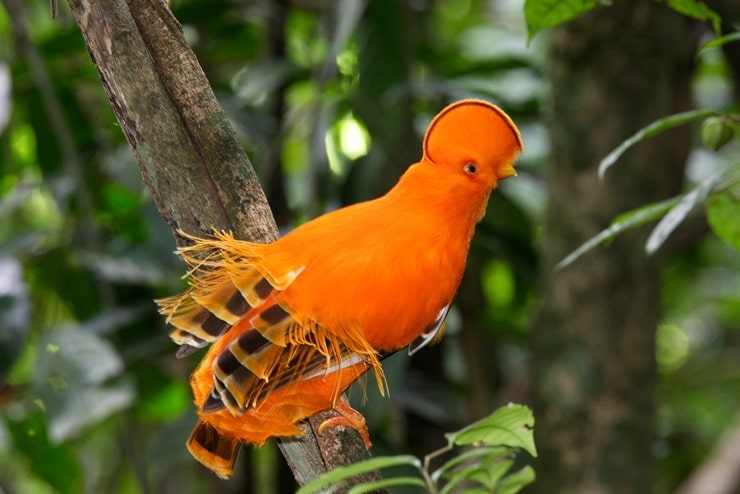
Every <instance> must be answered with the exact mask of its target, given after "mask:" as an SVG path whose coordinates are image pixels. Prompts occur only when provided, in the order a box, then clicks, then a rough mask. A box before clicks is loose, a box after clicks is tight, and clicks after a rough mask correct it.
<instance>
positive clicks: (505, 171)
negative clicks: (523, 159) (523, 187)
mask: <svg viewBox="0 0 740 494" xmlns="http://www.w3.org/2000/svg"><path fill="white" fill-rule="evenodd" d="M509 177H516V170H515V169H514V165H506V166H502V167H501V168H499V169H498V173H497V174H496V178H497V179H499V180H503V179H505V178H509Z"/></svg>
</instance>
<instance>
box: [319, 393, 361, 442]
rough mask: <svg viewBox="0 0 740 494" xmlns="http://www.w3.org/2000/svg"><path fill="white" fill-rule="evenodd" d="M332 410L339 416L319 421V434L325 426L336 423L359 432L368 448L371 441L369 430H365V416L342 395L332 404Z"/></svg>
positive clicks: (333, 425)
mask: <svg viewBox="0 0 740 494" xmlns="http://www.w3.org/2000/svg"><path fill="white" fill-rule="evenodd" d="M334 410H336V411H337V412H338V413H339V415H340V416H339V417H332V418H329V419H326V420H324V421H323V422H321V425H319V429H318V433H319V434H321V433H322V432H323V431H324V430H325V429H326V428H327V427H336V426H338V425H341V426H344V427H351V428H353V429H354V430H356V431H357V432H359V433H360V436H361V437H362V440H363V441H365V446H366V447H367V449H370V448H371V447H372V445H373V443H372V442H371V441H370V432H369V431H368V430H367V425H366V424H365V417H364V416H363V415H362V414H361V413H360V412H358V411H357V410H355V409H354V408H352V407H351V406H350V404H349V402H348V401H347V399H346V398H345V397H344V396H343V395H342V396H340V397H339V399H338V400H337V402H336V403H335V404H334Z"/></svg>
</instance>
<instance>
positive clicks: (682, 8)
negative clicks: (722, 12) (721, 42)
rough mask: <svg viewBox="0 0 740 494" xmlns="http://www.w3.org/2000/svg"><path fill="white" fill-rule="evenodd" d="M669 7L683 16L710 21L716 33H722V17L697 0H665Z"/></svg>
mask: <svg viewBox="0 0 740 494" xmlns="http://www.w3.org/2000/svg"><path fill="white" fill-rule="evenodd" d="M666 3H667V4H668V6H669V7H670V8H672V9H673V10H675V11H676V12H679V13H681V14H683V15H685V16H688V17H693V18H694V19H698V20H700V21H711V23H712V28H713V29H714V32H715V33H717V34H721V33H722V19H721V18H720V16H719V15H718V14H717V13H716V12H715V11H713V10H712V9H710V8H709V7H707V6H706V4H705V3H704V2H701V1H699V0H666Z"/></svg>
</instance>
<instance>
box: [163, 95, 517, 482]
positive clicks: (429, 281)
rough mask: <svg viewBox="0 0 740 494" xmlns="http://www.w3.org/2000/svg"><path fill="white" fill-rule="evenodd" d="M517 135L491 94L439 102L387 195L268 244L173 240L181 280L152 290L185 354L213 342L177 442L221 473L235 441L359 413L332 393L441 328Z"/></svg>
mask: <svg viewBox="0 0 740 494" xmlns="http://www.w3.org/2000/svg"><path fill="white" fill-rule="evenodd" d="M522 150H523V146H522V140H521V136H520V135H519V132H518V130H517V128H516V126H515V125H514V123H513V122H512V121H511V119H510V118H509V117H508V116H507V115H506V114H505V113H504V112H503V111H502V110H501V109H500V108H498V107H496V106H494V105H492V104H490V103H487V102H485V101H479V100H463V101H459V102H456V103H454V104H451V105H450V106H448V107H446V108H445V109H443V110H442V111H441V112H440V113H439V114H438V115H437V116H436V117H435V118H434V120H433V121H432V123H431V124H430V125H429V128H428V130H427V132H426V135H425V136H424V143H423V155H422V158H421V160H420V161H419V162H418V163H415V164H413V165H411V166H410V167H409V169H408V170H407V171H406V173H404V175H403V176H402V177H401V179H400V180H399V182H398V183H397V184H396V185H395V187H393V188H392V189H391V190H390V191H389V192H388V193H387V194H385V195H384V196H382V197H380V198H378V199H374V200H371V201H367V202H362V203H359V204H354V205H352V206H348V207H345V208H342V209H339V210H336V211H333V212H331V213H328V214H325V215H323V216H320V217H318V218H316V219H314V220H312V221H309V222H308V223H306V224H304V225H302V226H300V227H298V228H296V229H295V230H293V231H291V232H290V233H288V234H287V235H285V236H284V237H282V238H280V239H278V240H276V241H275V242H273V243H270V244H257V243H251V242H245V241H241V240H237V239H235V238H234V237H233V236H232V235H231V234H230V233H215V238H213V239H203V238H196V237H191V236H187V237H188V238H189V239H190V240H191V241H192V242H193V244H192V245H191V246H188V247H184V248H182V249H180V250H179V253H180V254H181V255H182V257H183V258H184V259H185V261H186V262H187V263H188V265H189V267H190V269H191V271H190V275H191V280H190V285H191V286H190V288H189V289H188V290H187V291H186V292H185V293H183V294H181V295H179V296H175V297H170V298H167V299H163V300H158V301H157V303H158V304H159V306H160V312H161V313H162V314H164V315H165V316H167V321H168V322H169V323H170V324H172V325H173V326H174V327H175V328H176V329H174V330H173V331H172V333H171V334H170V336H171V338H172V340H173V341H174V342H175V343H177V344H179V345H181V347H180V350H179V351H178V356H179V357H183V356H185V355H188V354H190V353H192V352H193V351H195V350H196V349H198V348H202V347H205V346H206V345H208V344H210V345H211V346H210V348H209V350H208V352H207V353H206V355H205V356H204V358H203V360H202V361H201V363H200V365H199V366H198V368H197V369H196V370H195V372H194V373H193V375H192V378H191V386H192V389H193V394H194V396H195V404H196V406H197V408H198V415H199V418H200V420H199V422H198V424H197V426H196V427H195V430H194V431H193V433H192V435H191V436H190V439H188V442H187V446H188V449H189V450H190V452H191V453H192V454H193V456H194V457H195V458H196V459H197V460H198V461H200V462H201V463H203V464H204V465H205V466H207V467H208V468H210V469H211V470H213V472H215V473H216V474H217V475H218V476H220V477H222V478H228V477H229V476H230V475H231V474H232V471H233V468H234V461H235V459H236V454H237V452H238V449H239V446H240V445H241V444H242V443H255V444H258V445H261V444H263V443H264V442H265V441H266V440H267V439H268V438H270V437H277V436H295V435H300V434H302V426H301V422H302V421H303V420H304V419H306V418H308V417H310V416H312V415H314V414H316V413H318V412H320V411H322V410H327V409H332V408H333V409H335V410H336V411H337V412H339V414H340V416H339V417H336V418H332V419H329V420H327V421H326V422H324V423H323V424H322V425H321V427H320V428H319V432H321V431H322V430H324V429H325V428H326V427H330V426H336V425H344V426H349V427H353V428H355V429H357V430H358V431H359V432H360V433H361V435H362V437H363V438H364V440H365V442H366V444H367V445H368V447H369V446H370V440H369V433H368V431H367V427H366V425H365V419H364V417H363V416H362V415H361V414H360V413H359V412H357V411H355V410H353V409H352V408H351V407H350V406H349V404H348V403H347V402H346V401H344V399H343V398H342V397H341V394H342V393H343V392H344V391H345V389H347V387H349V385H350V384H352V383H353V382H354V381H356V380H357V379H358V378H360V377H361V376H362V375H363V374H365V373H366V372H367V371H369V370H372V371H373V373H374V375H375V378H376V380H377V384H378V387H379V388H380V391H381V393H384V391H385V381H384V378H383V369H382V367H381V363H380V362H381V360H382V359H383V358H385V357H387V356H388V355H390V354H392V353H394V352H396V351H397V350H400V349H402V348H404V347H408V348H409V353H410V354H411V353H414V352H415V351H417V350H418V349H419V348H421V347H423V346H425V345H426V344H428V343H429V342H430V341H432V340H436V339H437V338H439V337H441V335H442V333H443V331H444V321H445V317H446V316H447V311H448V310H449V308H450V304H451V303H452V299H453V297H454V295H455V292H456V291H457V288H458V286H459V285H460V280H461V278H462V275H463V270H464V268H465V260H466V257H467V254H468V248H469V245H470V239H471V237H472V235H473V230H474V228H475V224H476V223H478V222H479V221H480V220H481V218H483V215H484V213H485V210H486V205H487V203H488V196H489V194H490V192H491V190H492V189H494V188H495V187H496V186H497V185H498V182H499V181H500V180H503V179H505V178H507V177H511V176H512V175H515V174H516V172H515V171H514V162H515V161H516V159H517V157H518V155H519V153H520V152H521V151H522Z"/></svg>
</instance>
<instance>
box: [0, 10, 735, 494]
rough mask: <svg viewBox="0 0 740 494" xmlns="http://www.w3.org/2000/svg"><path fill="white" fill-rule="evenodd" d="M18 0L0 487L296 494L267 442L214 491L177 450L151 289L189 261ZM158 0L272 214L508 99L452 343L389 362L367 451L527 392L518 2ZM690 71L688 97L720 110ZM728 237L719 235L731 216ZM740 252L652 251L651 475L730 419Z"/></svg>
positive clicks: (8, 141)
mask: <svg viewBox="0 0 740 494" xmlns="http://www.w3.org/2000/svg"><path fill="white" fill-rule="evenodd" d="M7 1H8V2H10V1H11V0H7ZM18 3H19V4H22V6H23V12H24V16H25V18H17V16H11V15H10V14H9V10H5V9H0V492H8V493H20V494H25V493H29V494H30V493H33V494H36V493H79V492H89V493H97V492H121V493H124V492H125V493H149V492H157V493H168V492H173V493H174V492H177V493H188V492H206V491H210V490H213V489H215V488H218V490H219V492H277V491H278V490H280V491H285V492H290V491H292V490H293V489H294V487H295V484H294V483H293V481H292V480H291V479H290V474H289V472H286V471H285V468H282V469H281V467H279V465H282V459H280V458H278V457H276V455H277V453H276V451H275V449H274V448H273V447H272V446H269V447H267V448H264V449H261V450H251V451H248V452H247V454H243V455H242V463H241V465H240V468H239V472H238V473H237V475H236V476H235V477H234V479H232V480H231V481H230V482H229V483H222V482H220V481H217V480H215V479H214V477H213V476H212V475H210V473H208V472H205V471H204V470H203V469H202V468H200V467H199V466H197V465H196V464H195V463H194V461H193V460H192V459H191V458H190V457H189V454H188V453H187V451H186V449H185V447H184V441H185V439H186V437H187V435H188V434H189V432H190V428H191V427H192V425H193V423H194V411H193V407H192V405H191V402H190V392H189V389H188V385H187V382H188V374H189V372H190V371H191V370H192V369H193V368H194V366H195V365H196V363H197V359H198V357H199V355H197V354H196V355H195V356H193V357H191V358H188V359H185V360H176V359H175V358H174V350H175V348H174V345H172V344H171V343H170V342H169V340H168V338H167V328H166V326H165V324H164V322H163V321H162V320H161V319H160V317H159V316H158V315H157V314H156V311H155V307H154V304H153V303H152V299H154V298H156V297H161V296H166V295H170V294H172V293H175V292H177V291H179V290H181V289H182V288H183V281H182V280H181V279H180V276H181V275H182V273H183V271H184V266H183V265H182V264H181V263H180V262H179V261H178V260H177V259H176V257H175V256H174V255H173V254H172V251H173V250H174V247H175V245H174V240H173V238H172V235H171V232H170V231H169V227H168V226H167V225H166V224H165V223H164V221H163V220H162V219H161V217H160V216H159V214H158V212H157V211H156V208H155V207H154V205H153V203H152V201H151V198H150V197H149V195H148V192H147V190H146V188H145V187H144V185H143V182H142V181H141V177H140V175H139V171H138V168H137V166H136V163H135V160H134V158H133V156H132V154H131V152H130V150H129V148H128V145H127V143H126V142H125V140H124V137H123V134H122V133H121V131H120V128H119V127H118V124H117V123H116V121H115V118H114V116H113V113H112V111H111V109H110V106H109V103H108V101H107V99H106V97H105V94H104V92H103V90H102V86H101V84H100V80H99V78H98V75H97V73H96V71H95V67H94V65H93V64H92V63H91V62H90V60H89V57H88V55H87V52H86V50H85V47H84V44H83V41H82V37H81V35H80V33H79V30H78V29H77V27H76V25H75V23H74V21H73V19H72V18H71V16H70V14H69V13H68V11H67V10H66V5H64V4H63V2H62V4H61V5H60V12H59V16H58V18H57V19H55V20H52V19H51V18H50V13H49V7H48V5H49V4H48V2H47V1H45V0H28V1H26V2H18ZM171 7H172V9H173V11H174V13H175V16H176V17H177V18H178V20H179V21H180V22H181V23H182V25H183V29H184V32H185V34H186V37H187V39H188V40H189V41H190V43H191V45H192V47H193V49H194V50H195V52H196V54H197V56H198V58H199V60H200V62H201V64H202V66H203V67H204V70H205V71H206V73H207V75H208V77H209V80H210V81H211V83H212V85H213V87H214V89H215V91H216V93H217V95H218V97H219V99H220V101H221V103H222V105H223V107H224V108H225V110H226V111H227V113H228V114H229V117H230V118H231V120H232V122H233V124H234V127H235V128H236V130H237V132H238V133H239V135H240V137H241V138H242V140H243V144H244V146H245V148H246V149H247V151H248V153H249V156H250V158H251V160H252V162H253V163H254V165H255V167H256V169H257V171H258V173H259V175H260V177H261V180H262V183H263V185H264V187H265V189H266V191H267V194H268V197H269V200H270V203H271V205H272V207H273V211H274V213H275V215H276V217H277V218H278V220H279V222H280V223H281V228H290V227H292V226H294V225H296V224H299V223H300V222H302V221H305V220H306V219H308V218H311V217H313V216H315V215H317V214H320V213H322V212H324V211H327V210H330V209H333V208H336V207H339V206H341V205H344V204H348V203H352V202H356V201H359V200H363V199H367V198H369V197H373V196H376V195H378V194H380V193H382V192H383V191H385V190H386V189H387V187H388V186H389V185H390V184H392V183H394V182H395V180H396V179H397V178H398V176H399V175H400V174H401V172H402V171H403V170H404V169H405V167H406V166H408V164H410V163H411V162H413V161H415V160H416V159H417V158H418V157H419V156H420V139H421V135H422V132H423V130H424V128H425V127H426V125H427V123H428V122H429V120H430V119H431V118H432V116H433V115H434V113H435V112H436V111H437V110H438V109H439V108H441V107H442V106H443V105H444V103H446V102H447V101H450V100H454V99H459V98H463V97H480V98H484V99H487V100H490V101H492V102H495V103H496V104H499V105H500V106H502V107H503V108H505V109H506V111H507V112H508V113H509V114H510V115H511V116H512V118H513V119H514V120H515V121H516V122H517V124H518V125H519V126H520V129H521V130H522V133H523V137H524V141H525V143H526V146H527V152H526V153H525V155H524V156H523V160H522V162H521V163H520V165H519V170H520V174H519V177H518V178H516V179H512V180H510V181H506V182H505V183H504V184H503V185H502V186H501V188H500V189H499V190H498V191H497V192H495V193H494V195H493V196H492V199H491V204H490V207H489V211H488V215H487V216H486V218H485V219H484V221H483V223H482V224H481V225H479V227H478V231H477V234H476V238H475V240H474V244H473V246H472V250H471V255H470V261H469V268H468V271H467V273H466V278H465V282H464V285H463V287H462V288H461V291H460V295H459V297H458V300H457V303H456V304H455V306H454V309H453V311H452V313H451V314H450V318H449V321H448V327H449V334H448V336H447V337H446V338H445V340H444V341H443V342H442V343H441V344H440V345H439V346H438V347H435V348H431V349H425V350H424V351H423V352H420V353H419V354H418V355H415V356H414V358H413V359H411V360H409V359H408V357H406V356H405V355H400V354H399V355H397V356H394V357H393V358H391V359H389V361H388V363H387V375H388V380H389V383H390V388H391V397H390V399H384V398H381V397H379V396H377V395H376V393H375V394H374V393H373V390H372V387H369V388H370V389H369V390H368V393H369V395H370V396H369V399H368V402H367V404H366V405H365V406H364V407H363V408H361V411H363V413H365V414H366V415H367V417H368V421H369V425H370V431H371V434H372V436H373V441H374V443H375V444H376V446H375V449H374V452H375V453H376V454H398V453H406V452H408V451H412V452H416V451H422V452H424V451H429V450H430V448H429V447H428V445H429V443H430V442H431V443H434V444H436V446H437V447H439V446H441V445H443V444H444V442H445V440H444V436H443V434H442V432H443V431H449V430H455V429H459V428H460V427H462V426H463V425H465V424H467V423H469V422H471V421H472V420H473V419H477V418H480V417H482V416H484V415H487V414H488V413H489V412H490V411H491V410H492V409H494V408H496V407H497V406H500V405H503V404H504V403H506V402H508V401H509V400H510V399H512V398H511V397H512V396H515V397H517V398H516V401H520V402H526V401H527V396H526V382H527V359H528V350H527V336H528V324H529V321H530V318H531V316H532V314H533V312H534V311H535V310H536V306H537V297H538V292H537V290H538V284H537V278H538V276H539V272H538V254H537V252H538V249H540V248H546V247H547V246H541V245H539V238H540V237H539V230H538V225H540V224H541V219H542V213H543V209H544V203H545V200H546V194H547V191H546V190H544V189H543V185H542V181H541V180H540V177H541V174H542V165H543V163H544V161H545V160H546V158H547V154H548V144H547V139H546V136H545V129H544V126H543V124H542V123H541V122H542V121H543V113H544V110H543V109H544V108H546V107H547V83H546V80H544V78H543V72H544V67H545V51H546V43H547V41H546V39H545V37H544V36H539V37H537V38H536V39H534V40H533V41H532V42H531V43H530V44H529V45H528V44H527V43H528V32H527V29H526V24H525V20H524V14H523V9H522V5H521V4H517V3H516V2H503V1H498V2H497V1H483V0H454V1H450V2H436V3H434V2H428V3H427V2H408V3H405V2H392V1H390V0H378V1H373V2H367V3H363V2H359V1H351V0H342V1H339V2H336V3H333V2H294V3H287V2H272V1H254V2H234V1H229V0H208V1H206V0H176V1H173V2H171ZM21 22H22V23H24V25H27V26H28V28H29V37H28V38H24V37H23V36H21V33H22V32H23V30H21V29H19V26H20V24H19V23H21ZM36 62H40V63H36ZM700 62H701V63H700V67H699V69H698V72H697V73H698V74H699V73H705V74H706V73H712V74H715V75H716V74H720V76H719V77H720V80H721V81H723V84H725V85H731V84H732V81H731V79H730V77H729V75H728V71H727V70H722V67H725V62H724V60H723V59H722V56H721V55H719V54H718V51H717V50H710V51H707V52H706V53H705V54H703V55H702V57H701V58H700ZM704 83H706V80H704ZM704 83H703V82H702V79H700V78H698V79H697V98H698V99H701V98H704V99H706V98H709V97H712V98H715V100H716V94H717V93H716V91H715V90H714V89H713V88H714V87H716V86H712V88H711V89H709V90H707V89H706V87H703V86H702V84H704ZM707 94H710V96H707ZM718 105H726V106H729V105H731V101H730V98H729V96H728V97H726V98H725V99H724V100H720V101H719V103H718ZM152 118H156V115H153V116H152ZM635 130H637V129H635ZM697 138H698V137H697ZM737 155H738V148H737V142H734V143H730V144H728V145H727V146H725V147H723V148H722V149H721V150H720V152H719V153H714V154H711V155H708V154H707V152H706V151H701V150H697V152H696V157H697V159H696V160H695V162H694V165H693V166H692V167H690V168H689V170H690V171H691V173H695V174H698V175H699V176H696V175H693V176H690V177H689V178H690V179H692V180H694V181H695V182H699V181H700V180H701V178H702V176H701V175H702V174H705V173H706V171H707V168H712V169H714V168H716V167H718V166H723V165H722V163H726V162H727V161H728V160H731V159H735V162H737V160H736V158H737ZM728 197H729V198H730V199H733V198H734V199H736V197H735V196H728ZM717 201H718V202H717V203H716V204H713V205H712V206H711V208H712V209H710V222H712V223H714V224H717V222H720V223H721V222H723V221H724V222H725V224H726V223H727V221H728V218H732V217H735V216H733V215H732V214H731V213H730V212H729V211H730V208H731V207H735V208H736V203H733V204H734V205H733V204H730V203H728V202H727V199H718V200H717ZM733 232H734V233H733ZM727 235H728V238H736V235H737V232H736V223H735V229H734V230H732V229H730V232H729V233H728V234H727ZM732 235H734V236H735V237H732ZM723 237H724V235H723ZM739 266H740V259H739V258H738V254H737V252H736V251H734V250H733V249H731V248H730V247H729V246H727V245H726V244H724V243H722V242H721V241H719V240H717V239H716V238H713V237H708V236H705V235H704V231H703V230H702V231H701V232H700V233H699V234H698V235H696V236H695V237H693V240H692V242H690V243H689V244H687V245H685V246H683V247H682V249H681V250H680V251H679V252H677V253H674V254H673V256H672V257H671V258H670V259H669V260H668V261H667V264H666V269H665V273H664V286H665V293H666V298H665V306H666V316H665V321H664V323H665V324H664V326H663V327H662V329H661V330H660V331H659V333H658V335H659V336H658V337H659V341H658V352H659V353H658V355H657V358H658V362H659V363H660V365H661V370H662V382H661V389H660V400H659V407H660V414H659V417H660V423H659V424H658V430H659V437H658V438H657V440H656V446H655V451H656V456H657V457H658V458H659V460H660V467H661V478H660V483H661V486H663V487H664V488H666V489H668V488H670V487H672V486H675V485H676V484H677V483H678V482H680V481H681V479H682V478H684V477H685V475H686V473H687V472H688V471H689V470H690V469H691V468H692V467H693V466H695V465H696V464H697V463H698V462H699V461H701V460H702V459H703V457H704V455H705V454H706V452H707V451H708V450H709V448H710V447H711V445H712V444H713V442H714V441H715V440H716V439H717V437H718V436H719V435H720V434H721V432H722V430H723V429H724V427H725V426H726V425H727V424H729V423H730V422H731V419H732V417H733V416H734V415H735V414H737V411H738V402H739V401H740V398H738V397H740V389H738V388H740V367H738V365H737V362H738V361H740V355H739V354H738V353H739V352H738V351H739V349H740V346H739V345H740V333H738V330H737V328H738V327H740V325H738V320H739V319H740V295H739V294H740V290H738V289H737V288H738V286H740V276H739V275H738V272H739V271H738V267H739ZM355 394H356V395H358V396H359V393H355ZM353 396H354V395H353ZM356 401H357V400H356ZM535 415H536V410H535ZM430 430H431V431H433V432H434V433H430ZM286 478H287V480H286Z"/></svg>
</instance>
